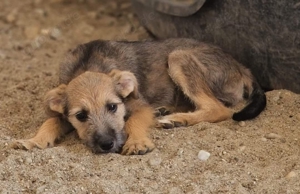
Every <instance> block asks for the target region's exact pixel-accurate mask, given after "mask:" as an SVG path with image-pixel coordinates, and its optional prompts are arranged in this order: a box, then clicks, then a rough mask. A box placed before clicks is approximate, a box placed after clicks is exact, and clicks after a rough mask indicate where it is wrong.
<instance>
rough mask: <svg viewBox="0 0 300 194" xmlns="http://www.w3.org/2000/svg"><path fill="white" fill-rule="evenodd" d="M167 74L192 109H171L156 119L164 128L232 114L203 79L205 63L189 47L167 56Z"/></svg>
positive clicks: (220, 118)
mask: <svg viewBox="0 0 300 194" xmlns="http://www.w3.org/2000/svg"><path fill="white" fill-rule="evenodd" d="M168 65H169V69H168V71H169V75H170V77H171V79H172V80H173V81H174V83H175V84H176V85H178V86H179V87H180V88H181V90H182V92H183V93H184V95H186V96H187V97H188V98H189V99H190V100H191V102H192V103H193V104H194V106H195V111H194V112H188V113H174V114H170V115H167V116H164V117H162V118H161V119H159V120H158V122H159V123H160V125H161V126H162V127H163V128H173V127H180V126H189V125H194V124H197V123H199V122H201V121H207V122H218V121H223V120H226V119H228V118H230V117H231V116H232V112H231V110H230V109H229V108H227V107H225V106H224V105H223V104H222V103H221V102H220V101H218V100H217V99H216V98H215V97H214V95H213V93H212V92H211V90H210V88H209V87H208V85H207V83H206V81H205V79H204V76H203V74H204V71H205V70H206V69H205V67H204V66H203V65H202V64H201V62H200V61H199V60H197V58H196V57H195V56H193V55H192V54H191V53H189V52H188V51H174V52H172V53H171V54H170V55H169V58H168Z"/></svg>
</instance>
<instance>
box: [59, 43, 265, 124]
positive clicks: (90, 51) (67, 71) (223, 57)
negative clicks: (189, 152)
mask: <svg viewBox="0 0 300 194" xmlns="http://www.w3.org/2000/svg"><path fill="white" fill-rule="evenodd" d="M177 50H186V51H189V52H190V53H191V54H192V55H193V56H195V59H194V60H195V61H197V64H199V65H197V66H195V67H193V65H189V66H186V67H184V68H189V69H190V68H198V69H199V66H200V68H201V71H192V72H198V74H193V75H187V77H190V78H191V79H190V85H191V86H192V85H193V79H195V77H193V76H196V77H198V78H200V79H202V80H203V81H204V82H205V83H206V84H207V86H208V88H207V91H205V92H206V93H208V94H210V95H213V96H215V97H216V98H217V99H218V100H219V101H221V102H222V103H223V104H225V105H226V106H231V105H235V104H236V103H237V102H238V101H239V100H241V99H242V98H243V97H246V96H247V95H245V94H249V96H250V98H256V96H257V95H258V96H264V93H263V91H262V90H261V89H260V87H259V85H258V84H257V83H256V82H255V81H253V78H252V75H251V73H250V71H249V70H248V69H246V68H245V67H243V66H242V65H241V64H239V63H238V62H237V61H235V60H234V59H233V58H232V57H231V56H229V55H227V54H226V53H224V52H223V51H222V50H221V49H220V48H218V47H215V46H212V45H208V44H205V43H202V42H199V41H197V40H193V39H168V40H163V41H139V42H122V41H120V42H116V41H101V40H96V41H92V42H89V43H87V44H83V45H80V46H78V47H77V48H76V49H74V50H73V51H70V53H69V55H68V56H67V58H66V60H65V62H64V63H62V65H61V66H60V71H59V72H60V76H59V77H60V83H65V84H67V83H68V82H70V80H72V79H73V78H74V77H76V76H78V75H80V74H81V73H83V72H85V71H87V70H89V71H99V72H103V73H108V72H110V71H111V70H112V69H119V70H127V71H131V72H132V73H134V75H135V76H136V77H137V80H138V83H139V91H140V93H141V94H142V96H143V97H144V98H145V99H146V100H147V102H148V103H149V104H151V105H152V106H154V107H159V106H168V105H174V104H176V103H178V102H181V103H189V104H190V101H189V99H187V98H185V97H184V95H182V92H181V90H180V89H178V87H177V86H176V85H175V83H174V82H173V81H172V80H171V78H170V76H169V74H168V71H167V69H168V56H169V54H170V53H172V52H174V51H177ZM191 64H192V63H191ZM183 70H184V69H183ZM237 80H242V84H240V82H238V81H237ZM252 84H254V85H255V88H253V87H252ZM192 89H193V88H192ZM253 91H254V92H255V94H253V95H251V94H252V92H253ZM178 96H179V97H180V100H178V99H177V98H178ZM264 98H265V97H261V98H260V99H264ZM176 99H177V100H176ZM255 102H256V101H252V105H251V107H252V106H254V107H255V105H254V104H253V103H255ZM258 105H259V106H260V108H258V109H257V111H254V112H256V114H255V116H257V115H258V114H259V113H260V112H261V111H262V110H263V109H264V107H265V104H264V103H263V102H262V103H258ZM245 111H246V110H245ZM250 112H251V111H250ZM252 112H253V111H252ZM257 113H258V114H257ZM246 117H247V116H246ZM234 118H238V117H237V116H235V117H234ZM247 118H248V117H247ZM237 120H239V119H237Z"/></svg>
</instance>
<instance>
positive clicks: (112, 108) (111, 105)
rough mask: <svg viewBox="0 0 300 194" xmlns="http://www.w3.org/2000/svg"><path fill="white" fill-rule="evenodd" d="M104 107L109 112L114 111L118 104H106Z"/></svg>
mask: <svg viewBox="0 0 300 194" xmlns="http://www.w3.org/2000/svg"><path fill="white" fill-rule="evenodd" d="M106 108H107V110H108V111H109V112H112V113H115V112H116V111H117V109H118V105H117V104H107V105H106Z"/></svg>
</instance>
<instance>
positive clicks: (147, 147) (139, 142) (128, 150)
mask: <svg viewBox="0 0 300 194" xmlns="http://www.w3.org/2000/svg"><path fill="white" fill-rule="evenodd" d="M154 148H155V145H154V144H153V143H152V141H151V140H150V139H149V138H147V137H146V138H142V139H133V138H130V137H129V138H128V140H127V141H126V143H125V145H124V146H123V150H122V153H121V154H123V155H143V154H146V153H148V152H151V151H152V150H153V149H154Z"/></svg>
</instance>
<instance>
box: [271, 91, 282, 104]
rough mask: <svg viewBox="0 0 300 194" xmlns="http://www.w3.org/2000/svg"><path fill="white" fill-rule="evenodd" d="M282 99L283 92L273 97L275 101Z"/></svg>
mask: <svg viewBox="0 0 300 194" xmlns="http://www.w3.org/2000/svg"><path fill="white" fill-rule="evenodd" d="M280 99H281V92H278V94H277V95H276V96H274V97H273V101H274V102H278V101H279V100H280Z"/></svg>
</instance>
